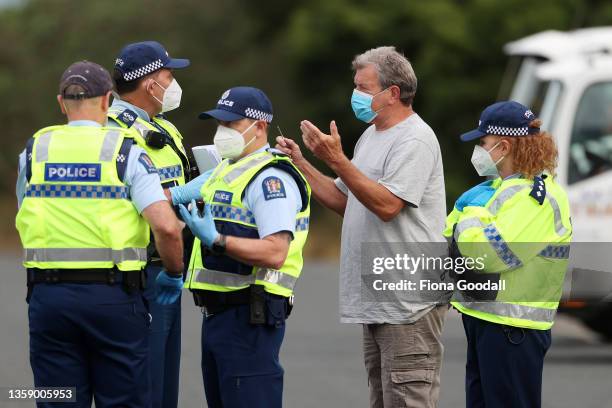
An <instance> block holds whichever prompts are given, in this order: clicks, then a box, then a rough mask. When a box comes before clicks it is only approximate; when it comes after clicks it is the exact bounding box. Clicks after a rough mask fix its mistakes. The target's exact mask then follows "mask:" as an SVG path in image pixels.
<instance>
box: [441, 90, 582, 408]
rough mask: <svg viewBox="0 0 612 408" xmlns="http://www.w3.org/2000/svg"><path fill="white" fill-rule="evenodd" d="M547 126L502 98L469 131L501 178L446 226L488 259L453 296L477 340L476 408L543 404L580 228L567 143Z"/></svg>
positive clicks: (483, 163)
mask: <svg viewBox="0 0 612 408" xmlns="http://www.w3.org/2000/svg"><path fill="white" fill-rule="evenodd" d="M540 125H541V121H540V120H539V119H536V118H535V116H534V114H533V113H532V112H531V111H530V110H529V109H527V108H526V107H525V106H523V105H521V104H520V103H517V102H511V101H510V102H498V103H495V104H493V105H491V106H489V107H488V108H486V109H485V110H484V111H483V112H482V115H481V117H480V122H479V126H478V129H476V130H473V131H471V132H468V133H465V134H463V135H462V136H461V140H462V141H464V142H467V141H471V140H478V142H479V144H477V145H476V146H475V147H474V153H473V155H472V164H473V165H474V167H475V168H476V171H477V172H478V174H479V175H480V176H487V177H491V178H493V179H490V180H488V181H486V182H484V183H481V184H479V185H478V186H476V187H473V188H472V189H470V190H468V191H467V192H465V193H464V194H463V195H462V196H460V197H459V199H458V200H457V202H456V203H455V207H454V209H453V211H452V212H451V213H450V215H449V216H448V218H447V228H446V231H445V235H446V236H447V237H449V238H451V239H452V245H451V254H453V255H455V256H462V257H466V258H471V259H472V262H471V263H472V265H477V264H478V265H479V266H478V267H476V266H475V267H474V268H472V270H471V271H470V272H469V273H465V274H462V275H458V278H459V280H463V281H464V283H463V284H462V285H463V290H460V291H458V292H456V294H455V296H454V301H453V302H452V304H453V305H454V306H455V307H456V308H457V309H458V310H459V311H460V312H461V313H462V318H463V325H464V328H465V333H466V336H467V342H468V355H467V364H466V384H465V387H466V394H467V397H466V402H467V406H468V407H502V406H503V407H539V406H540V405H541V391H542V369H543V363H544V355H545V354H546V351H547V350H548V348H549V347H550V342H551V335H550V328H551V326H552V325H553V319H554V316H555V313H556V311H557V307H558V305H559V299H560V297H561V292H562V288H563V280H564V277H565V272H566V269H567V264H568V256H569V243H570V241H571V237H572V226H571V222H570V211H569V204H568V199H567V195H566V193H565V191H564V190H563V189H562V188H561V186H559V184H557V182H556V181H555V179H554V175H555V167H556V163H557V149H556V147H555V143H554V141H553V139H552V137H551V135H550V134H549V133H547V132H545V131H542V130H541V129H540ZM478 262H480V263H478ZM466 264H467V261H466ZM459 280H458V281H457V283H458V284H459ZM467 283H470V284H472V287H470V286H465V284H467ZM487 283H488V284H489V286H488V287H487V286H485V285H486V284H487ZM478 284H480V287H479V286H478ZM492 285H496V286H492Z"/></svg>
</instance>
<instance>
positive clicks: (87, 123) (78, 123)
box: [68, 120, 102, 127]
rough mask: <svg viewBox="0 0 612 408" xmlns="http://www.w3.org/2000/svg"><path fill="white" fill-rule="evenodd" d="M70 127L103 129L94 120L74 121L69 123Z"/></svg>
mask: <svg viewBox="0 0 612 408" xmlns="http://www.w3.org/2000/svg"><path fill="white" fill-rule="evenodd" d="M68 126H97V127H102V125H101V124H99V123H98V122H95V121H93V120H72V121H70V122H68Z"/></svg>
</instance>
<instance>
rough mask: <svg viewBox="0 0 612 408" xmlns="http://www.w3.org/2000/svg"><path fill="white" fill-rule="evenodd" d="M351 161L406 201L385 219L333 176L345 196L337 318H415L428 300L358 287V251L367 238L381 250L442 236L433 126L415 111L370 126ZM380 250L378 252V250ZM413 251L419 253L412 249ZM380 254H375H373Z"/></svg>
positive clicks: (442, 199)
mask: <svg viewBox="0 0 612 408" xmlns="http://www.w3.org/2000/svg"><path fill="white" fill-rule="evenodd" d="M352 162H353V164H354V165H355V166H357V168H358V169H359V170H360V171H361V172H363V173H364V174H365V175H366V176H367V177H368V178H370V179H372V180H375V181H377V182H378V183H380V184H381V185H383V186H385V187H386V188H387V189H388V190H389V191H391V193H393V194H394V195H395V196H397V197H399V198H401V199H402V200H404V201H405V202H406V205H405V206H404V208H403V209H402V210H401V211H400V213H399V214H398V215H397V216H396V217H395V218H393V219H392V220H391V221H389V222H384V221H382V220H381V219H380V218H378V216H377V215H376V214H374V213H373V212H371V211H370V210H368V209H367V208H366V207H365V206H364V205H363V204H362V203H361V202H360V201H359V200H357V198H356V197H355V196H354V195H353V194H352V193H351V192H350V191H349V190H348V188H347V187H346V185H345V184H344V182H343V181H342V180H341V179H340V178H337V179H336V180H335V182H336V186H337V187H338V189H340V191H342V192H343V193H344V194H346V195H347V196H348V201H347V205H346V211H345V213H344V221H343V223H342V247H341V256H340V320H341V322H343V323H392V324H403V323H411V322H414V321H416V320H418V319H419V318H420V317H422V316H423V315H424V314H426V313H427V312H428V311H429V310H431V309H432V308H433V307H434V305H433V304H432V303H424V302H414V301H402V300H401V297H398V299H396V300H395V301H385V302H380V301H375V299H365V298H364V297H363V292H362V288H361V285H362V277H361V274H362V264H361V263H362V252H363V251H364V250H367V249H368V245H371V244H370V243H379V245H380V243H384V244H383V247H384V248H385V250H384V251H383V252H389V253H388V254H384V255H385V256H387V255H389V256H392V252H394V251H393V250H392V249H391V247H394V248H397V246H398V244H399V245H401V244H400V243H415V242H416V243H432V242H436V243H437V242H440V243H444V242H446V241H445V239H444V237H443V235H442V231H443V229H444V220H445V216H446V202H445V192H444V172H443V168H442V156H441V153H440V145H439V144H438V140H437V138H436V135H435V133H434V132H433V130H432V129H431V128H430V127H429V125H427V124H426V123H425V122H424V121H423V120H422V119H421V118H420V117H419V116H418V115H417V114H416V113H414V114H412V115H410V116H409V117H408V118H406V119H405V120H403V121H402V122H400V123H398V124H397V125H395V126H393V127H392V128H389V129H387V130H384V131H376V128H375V126H373V125H372V126H370V127H369V128H368V129H366V131H365V132H364V133H363V134H362V135H361V137H360V138H359V140H358V142H357V145H356V146H355V153H354V157H353V159H352ZM438 247H439V246H438ZM381 255H383V254H381ZM415 255H418V254H415ZM376 256H379V255H376Z"/></svg>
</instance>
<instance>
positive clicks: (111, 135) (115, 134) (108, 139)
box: [99, 130, 119, 162]
mask: <svg viewBox="0 0 612 408" xmlns="http://www.w3.org/2000/svg"><path fill="white" fill-rule="evenodd" d="M117 140H119V131H118V130H111V131H109V132H107V133H106V135H104V142H102V149H100V159H99V160H100V161H106V162H107V161H111V160H113V156H114V155H115V147H116V146H117Z"/></svg>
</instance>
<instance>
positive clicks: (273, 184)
mask: <svg viewBox="0 0 612 408" xmlns="http://www.w3.org/2000/svg"><path fill="white" fill-rule="evenodd" d="M269 147H270V145H265V146H264V147H262V148H261V149H259V150H256V151H255V152H253V153H252V154H255V153H260V152H263V151H265V150H266V149H268V148H269ZM243 203H244V205H245V207H246V208H248V209H249V210H250V211H251V212H252V213H253V216H254V217H255V220H256V223H257V231H258V233H259V237H260V238H264V237H266V236H268V235H271V234H274V233H277V232H281V231H287V232H290V233H291V234H292V235H293V233H294V232H295V216H296V215H297V214H298V213H299V212H300V209H301V208H302V197H301V195H300V190H299V188H298V186H297V183H296V182H295V180H294V179H293V177H292V176H291V175H290V174H289V173H287V172H286V171H283V170H280V169H278V168H275V167H269V168H267V169H265V170H264V171H262V172H261V173H259V175H257V177H255V179H254V180H253V181H252V182H251V184H249V186H248V187H247V189H246V191H245V193H244V201H243Z"/></svg>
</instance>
